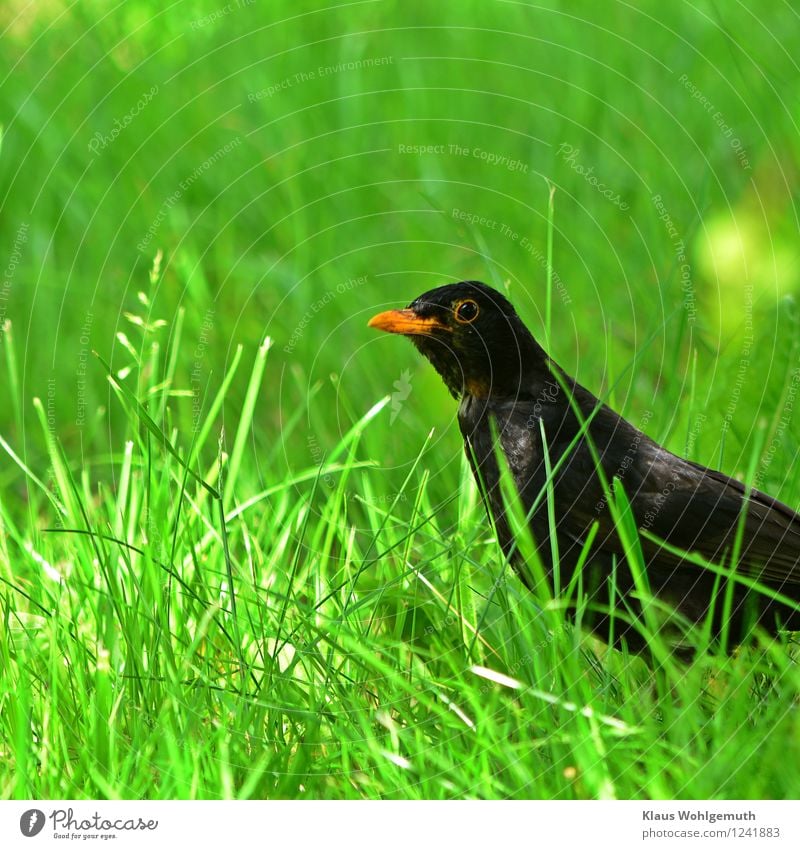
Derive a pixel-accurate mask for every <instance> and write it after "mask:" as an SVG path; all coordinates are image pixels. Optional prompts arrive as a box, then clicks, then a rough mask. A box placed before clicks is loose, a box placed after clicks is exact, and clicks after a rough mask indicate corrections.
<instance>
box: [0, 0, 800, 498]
mask: <svg viewBox="0 0 800 849" xmlns="http://www.w3.org/2000/svg"><path fill="white" fill-rule="evenodd" d="M0 16H2V25H3V29H4V33H5V34H4V36H3V41H4V44H3V50H2V53H0V63H2V65H3V70H2V78H3V82H2V105H3V117H2V123H3V142H2V155H0V185H1V186H2V188H1V189H0V192H2V227H3V239H4V245H5V252H4V253H5V257H6V262H5V273H4V278H3V288H2V291H0V310H1V311H2V317H3V318H5V319H9V320H10V321H11V324H12V329H13V331H12V332H13V334H14V340H15V346H16V350H17V352H18V357H19V375H20V386H19V391H18V392H12V393H11V394H12V395H13V397H12V398H11V402H10V403H8V404H5V405H3V408H2V410H0V433H2V434H4V435H5V437H6V439H7V440H8V441H9V443H10V444H12V445H13V446H15V447H16V450H17V451H18V452H19V453H20V454H21V455H22V456H24V457H26V459H27V462H29V463H30V465H31V466H32V467H33V468H35V469H36V468H40V467H39V466H37V463H38V462H40V461H41V462H43V461H44V458H43V455H42V453H41V452H43V450H44V448H43V446H42V445H41V444H40V442H39V441H37V439H36V438H34V437H33V436H32V434H31V431H30V428H29V427H28V425H27V423H28V421H29V418H30V415H31V399H32V398H33V397H34V396H38V397H40V398H42V399H46V409H47V413H48V423H49V425H50V428H51V430H52V431H53V432H54V433H56V434H57V435H58V437H59V438H60V439H61V440H62V441H63V443H64V445H65V448H66V451H67V454H68V455H69V456H71V457H73V458H78V457H86V456H87V455H86V454H84V453H81V452H89V453H90V454H96V455H99V454H102V453H103V452H104V451H111V450H112V449H114V447H115V446H116V447H118V445H117V443H115V436H116V435H118V434H119V433H120V432H121V431H122V428H123V427H124V420H120V421H119V423H118V422H117V417H118V416H119V411H118V410H117V409H116V408H115V405H114V404H113V403H112V402H111V401H110V397H109V390H108V385H107V383H106V381H105V375H104V371H103V368H102V366H101V365H100V364H99V363H98V362H97V361H96V360H95V359H94V358H93V357H92V356H91V354H90V353H88V352H90V351H91V350H96V351H98V352H99V353H100V354H101V355H102V356H103V357H104V358H107V359H109V360H110V361H111V362H112V363H113V365H114V367H115V368H117V369H120V368H126V367H128V366H130V365H131V364H133V363H134V361H135V359H136V357H135V356H134V354H133V353H131V351H137V352H138V351H144V352H145V353H146V350H147V348H148V346H149V345H150V344H151V343H152V341H153V340H154V339H155V340H159V341H160V342H161V343H162V346H165V345H168V343H169V338H170V334H171V333H172V332H173V328H174V325H175V321H176V315H177V311H178V310H179V308H183V309H184V310H185V317H184V329H183V341H182V346H181V350H180V351H178V352H177V353H176V355H175V356H176V357H177V372H176V373H177V375H178V377H179V380H178V381H177V382H176V384H175V385H174V386H172V387H170V390H171V391H174V392H175V393H177V394H176V395H175V397H174V398H173V399H172V400H171V403H170V407H171V411H172V415H173V419H172V421H173V423H176V424H177V425H178V426H179V430H180V431H181V433H183V434H189V432H190V429H191V425H192V421H193V416H194V420H196V419H197V416H198V415H199V413H198V410H199V409H200V406H201V405H202V403H205V402H207V396H208V393H211V392H213V391H215V390H216V388H217V387H218V386H219V383H220V381H221V379H222V375H223V373H224V370H225V367H226V364H227V363H229V361H230V358H231V356H232V352H233V350H234V348H235V346H236V345H238V344H242V345H244V346H245V351H246V353H247V355H248V357H252V355H253V353H254V351H255V349H256V348H257V346H258V345H259V343H260V342H261V341H262V339H263V338H264V336H266V335H268V336H270V337H271V338H272V339H273V343H274V345H273V349H272V351H271V353H270V359H269V364H268V371H267V377H266V383H265V393H264V395H263V396H262V399H261V401H260V403H259V409H258V418H257V421H258V425H259V426H258V428H257V429H254V437H253V438H254V442H253V445H254V448H255V451H254V458H255V461H256V463H259V462H265V460H264V457H265V456H268V457H269V462H270V463H272V464H275V468H274V469H273V470H272V471H273V472H274V473H280V471H281V470H280V469H279V468H278V467H279V466H280V467H283V466H286V467H287V468H290V469H293V468H295V467H297V468H299V467H306V466H308V465H309V463H312V462H319V459H320V457H321V456H324V454H325V452H326V450H327V449H328V447H329V446H330V445H331V444H333V443H334V442H335V441H336V440H337V439H338V438H339V436H340V435H341V433H342V432H343V431H344V430H346V428H347V426H348V425H349V424H350V423H351V422H352V421H353V420H354V419H355V418H357V417H358V416H360V415H362V414H363V413H364V412H365V411H366V410H367V409H368V408H369V407H370V406H371V405H372V404H373V403H374V402H376V401H377V400H378V399H379V398H380V397H382V396H383V395H386V394H389V393H393V392H394V393H395V394H396V396H397V397H400V396H402V400H401V402H400V409H399V410H398V411H397V415H396V416H395V417H394V421H393V422H392V426H391V427H389V426H387V427H379V428H377V429H374V431H373V434H374V435H370V434H368V436H367V439H368V442H367V444H368V446H369V449H368V453H371V455H372V456H373V457H375V456H380V457H381V458H382V459H383V460H385V461H386V462H387V466H388V467H389V469H388V471H387V474H389V475H393V474H396V475H403V474H404V468H403V467H404V464H405V463H406V462H407V461H408V460H409V459H410V458H413V457H414V456H416V453H417V451H418V449H419V446H420V444H421V441H422V438H423V435H424V434H425V433H426V432H427V431H428V429H429V428H430V427H431V426H436V427H437V428H438V429H439V430H438V432H439V433H443V434H444V439H445V442H444V446H445V447H444V448H440V449H439V451H440V455H439V457H440V462H439V463H438V464H437V465H438V466H439V468H440V470H441V471H442V472H443V474H444V477H443V479H442V482H441V487H442V492H446V491H448V490H452V487H453V485H454V483H455V481H456V479H457V478H456V474H457V464H456V463H454V462H449V461H450V460H455V459H456V458H457V457H458V456H459V455H460V450H461V446H460V442H459V441H458V440H457V438H456V436H455V433H454V431H453V427H454V426H453V421H454V414H455V405H454V404H453V403H452V401H451V399H449V397H448V396H447V394H446V392H445V390H444V389H443V387H441V386H440V384H439V381H438V378H437V377H436V376H435V375H434V374H433V372H432V370H431V369H430V368H429V367H428V366H427V364H425V363H423V362H421V361H420V359H419V358H418V357H417V356H416V354H415V352H414V351H413V350H412V348H411V346H409V345H407V344H405V343H402V342H400V341H398V340H396V339H390V338H388V337H382V336H380V335H379V334H376V333H374V331H370V330H368V329H367V327H366V322H367V320H368V318H369V316H370V315H371V314H373V313H374V312H375V311H377V310H379V309H383V308H385V307H386V306H387V305H397V304H403V303H406V302H408V301H409V300H411V299H412V298H413V297H414V296H416V295H418V294H419V293H421V292H422V291H425V290H426V289H428V288H431V287H433V286H436V285H438V284H441V283H444V282H447V281H452V280H456V279H463V278H477V279H483V280H485V281H487V282H490V283H493V284H495V285H497V286H500V287H503V286H506V287H507V288H508V289H509V290H510V293H511V297H512V299H513V301H514V302H515V303H516V305H517V306H518V308H519V311H520V313H521V314H522V315H523V317H524V318H525V320H526V321H527V322H528V323H529V325H530V326H531V328H532V329H533V330H534V332H535V333H536V334H537V335H538V336H539V337H540V338H542V336H543V332H544V330H543V324H544V305H545V292H546V286H547V277H546V259H545V258H546V252H547V245H546V234H547V203H548V182H549V183H551V184H552V185H553V186H555V188H556V192H555V197H554V204H555V233H554V283H553V292H552V298H553V317H552V334H551V335H552V338H551V339H550V340H549V345H550V348H551V350H552V353H553V354H554V356H555V357H556V359H557V360H559V361H560V362H561V363H562V365H564V366H565V367H566V368H567V369H568V370H572V371H574V372H576V373H577V374H578V376H579V378H580V379H581V380H582V381H583V382H584V383H585V384H587V385H588V386H589V387H590V388H591V389H592V390H594V391H596V392H603V391H610V392H611V394H610V396H609V397H610V399H611V401H612V402H613V403H614V404H615V405H616V406H617V407H618V408H619V409H621V410H623V411H624V412H625V413H626V414H628V415H629V416H630V417H631V418H632V419H633V420H634V421H635V422H637V423H639V424H641V425H642V426H644V427H645V429H646V430H648V432H649V433H650V434H651V435H653V436H655V437H657V438H662V439H666V440H667V441H668V444H669V445H670V447H671V448H673V449H674V450H677V451H688V452H689V453H690V455H691V456H692V457H693V458H694V459H699V460H703V461H704V462H708V463H716V462H719V463H721V464H722V465H723V466H724V467H725V469H726V471H729V472H735V473H737V472H738V473H741V472H742V471H743V469H742V468H741V465H742V462H743V461H742V459H741V458H743V457H745V456H747V451H748V448H749V441H750V440H751V439H752V438H754V437H753V434H754V432H755V430H754V427H753V426H754V425H755V424H756V423H758V422H759V421H761V420H762V419H763V420H764V422H765V423H766V424H765V427H766V428H767V431H768V432H767V436H766V439H767V444H772V443H774V450H773V457H772V460H771V462H770V463H768V464H766V465H765V468H764V470H763V471H764V474H763V480H762V481H761V482H762V485H763V486H764V487H769V488H771V489H772V490H773V491H783V493H784V497H786V498H787V499H791V498H793V497H794V496H795V495H796V494H797V489H796V487H795V480H794V477H793V476H789V477H788V478H787V475H788V474H789V472H788V469H789V461H790V460H791V459H792V458H793V456H794V449H793V447H792V446H793V445H794V444H795V442H796V439H795V438H794V437H793V436H792V427H791V426H784V427H781V426H780V421H781V418H782V417H783V416H784V414H785V413H786V412H787V397H788V395H787V393H788V392H789V391H790V390H791V389H793V388H796V380H795V379H794V378H792V377H791V375H792V369H793V368H794V367H795V364H796V363H797V347H796V344H797V324H796V317H795V311H794V305H793V300H792V296H793V295H794V293H795V291H796V289H797V287H798V283H799V280H798V275H799V274H800V269H798V250H797V221H798V218H797V208H796V185H797V170H798V158H799V156H800V141H799V139H800V137H799V136H798V120H799V119H800V115H799V114H798V112H800V107H799V101H798V97H797V92H798V67H797V63H796V57H797V56H798V55H800V27H798V26H797V23H798V20H797V10H796V8H794V7H793V6H792V4H769V5H766V6H761V7H759V8H758V10H757V11H756V10H753V9H748V8H746V7H745V6H735V7H734V6H732V5H730V4H723V3H713V2H695V3H685V4H665V3H663V2H645V3H641V4H637V6H636V7H632V6H630V5H628V4H624V3H617V2H609V3H601V4H598V3H594V2H570V3H562V2H544V3H537V4H528V3H524V2H520V3H510V2H447V3H440V4H433V3H430V4H423V5H420V4H412V5H409V4H403V3H399V2H392V0H380V2H358V3H352V4H347V5H341V6H333V5H327V4H313V3H283V2H271V3H266V2H257V1H256V0H254V2H250V3H247V2H245V1H244V0H232V2H230V3H228V4H222V3H219V2H209V3H197V2H177V3H174V4H171V5H169V6H167V7H163V6H162V5H161V4H157V3H152V2H127V3H124V4H119V5H118V6H116V7H113V8H112V7H110V6H108V5H107V4H104V3H99V2H87V3H80V4H72V5H70V6H69V7H67V4H64V3H60V2H56V0H48V2H42V3H37V4H35V5H31V4H27V3H21V2H16V1H15V0H9V2H6V3H4V4H3V7H2V10H0ZM428 146H431V147H428ZM481 218H483V219H484V220H483V221H481V220H480V219H481ZM158 251H161V252H163V258H162V259H161V262H160V269H159V270H158V273H156V274H153V275H152V277H151V271H152V268H153V264H154V259H155V256H156V254H157V252H158ZM139 293H143V294H141V295H140V294H139ZM161 322H163V324H162V323H161ZM143 324H144V325H146V326H143ZM120 333H123V334H125V337H124V339H122V340H121V338H120V337H119V336H118V335H117V334H120ZM125 339H127V345H129V346H130V350H128V349H127V348H126V345H125V344H124V340H125ZM635 356H636V359H635V360H634V357H635ZM245 381H246V376H242V377H241V383H239V378H237V383H236V384H235V385H234V387H233V393H232V395H231V396H230V401H229V403H228V405H227V406H226V410H225V414H226V417H228V420H230V417H233V418H234V420H235V418H236V415H237V409H238V407H239V405H240V404H241V400H242V395H243V392H244V385H245ZM396 381H399V385H400V388H399V389H398V388H397V387H396V386H395V382H396ZM315 387H317V388H318V391H317V389H315V391H317V395H316V399H317V400H316V401H315V402H314V403H313V404H311V403H309V402H308V399H309V393H310V390H311V389H312V388H315ZM192 396H193V397H192ZM793 397H794V396H793V392H792V394H791V398H790V400H793ZM298 410H303V411H304V415H305V416H306V421H305V424H304V426H303V427H301V428H299V429H297V430H295V431H294V432H293V435H292V436H291V437H286V438H285V439H284V437H283V435H282V434H283V424H284V422H285V419H286V417H287V416H289V415H290V414H292V413H296V412H297V411H298ZM788 418H789V420H791V406H789V416H788ZM227 430H230V427H228V428H227ZM309 434H313V440H312V439H311V438H310V437H309ZM188 441H189V436H188V435H187V436H186V438H185V442H186V443H188ZM312 443H313V444H312ZM278 445H280V449H279V450H275V449H276V446H278ZM262 449H263V450H262ZM266 451H268V454H265V452H266ZM259 458H260V459H259ZM395 467H396V468H395ZM40 470H41V469H40ZM11 474H15V473H14V472H11ZM7 480H8V478H7ZM254 486H255V481H254ZM387 486H389V484H388V483H387Z"/></svg>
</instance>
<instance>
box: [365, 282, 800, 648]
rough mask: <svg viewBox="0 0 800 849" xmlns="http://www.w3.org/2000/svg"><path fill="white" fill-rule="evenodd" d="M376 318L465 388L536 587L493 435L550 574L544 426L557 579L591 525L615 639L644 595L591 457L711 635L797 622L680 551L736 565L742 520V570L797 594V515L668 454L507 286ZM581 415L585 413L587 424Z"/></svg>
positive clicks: (658, 589)
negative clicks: (561, 360)
mask: <svg viewBox="0 0 800 849" xmlns="http://www.w3.org/2000/svg"><path fill="white" fill-rule="evenodd" d="M370 326H373V327H376V328H378V329H382V330H386V331H388V332H391V333H400V334H402V335H406V336H408V337H409V338H410V339H411V340H412V341H413V343H414V344H415V345H416V347H417V348H418V349H419V351H420V352H421V353H422V354H424V355H425V357H427V358H428V360H430V362H431V363H432V364H433V366H434V368H435V369H436V370H437V371H438V372H439V374H440V375H441V377H442V378H443V380H444V382H445V384H446V385H447V387H448V389H449V390H450V392H451V393H452V394H453V395H454V396H455V397H456V398H458V399H460V404H459V408H458V422H459V426H460V428H461V433H462V435H463V437H464V441H465V447H466V450H467V456H468V457H469V460H470V463H471V465H472V470H473V473H474V475H475V476H476V479H477V480H478V482H479V484H480V486H481V490H482V492H483V494H484V499H485V501H486V507H487V510H488V511H489V512H490V513H491V516H492V517H493V519H494V523H495V527H496V529H497V535H498V538H499V542H500V545H501V547H502V548H503V551H504V552H505V553H506V554H507V555H509V554H510V555H512V564H513V565H514V567H515V570H516V571H517V573H518V574H519V575H520V577H522V579H523V580H524V581H525V582H526V583H527V584H528V585H529V586H531V584H532V583H533V582H532V580H531V577H530V575H531V573H530V570H529V569H528V568H526V564H524V563H523V562H522V561H521V558H520V557H519V556H518V555H515V549H516V546H515V544H514V539H513V535H512V532H511V529H510V526H509V521H508V517H507V516H506V510H505V506H504V501H503V498H502V495H501V489H500V470H499V467H498V462H497V457H496V454H495V441H496V440H495V437H499V442H500V448H502V451H503V453H504V454H505V457H506V459H507V460H508V465H509V469H510V472H511V474H512V475H513V479H514V482H515V484H516V488H517V490H518V492H519V495H520V501H521V504H522V506H523V507H524V509H525V510H526V511H527V513H529V514H530V528H531V532H532V536H533V538H534V541H535V544H536V546H537V550H538V551H539V554H540V557H541V561H542V563H543V564H544V565H545V567H546V569H547V571H548V574H549V575H550V578H551V580H552V576H553V568H552V566H553V558H552V554H553V551H554V548H555V547H554V546H553V545H552V542H553V541H552V540H551V539H550V523H549V522H548V515H547V498H546V497H542V492H543V489H544V488H545V485H546V479H547V475H546V464H545V447H544V444H543V440H542V427H543V430H544V435H545V436H544V438H545V440H546V445H547V452H548V455H549V460H550V463H551V466H552V467H556V466H558V469H557V471H556V472H555V474H554V475H553V480H552V491H553V503H554V507H555V527H556V540H555V542H556V543H557V551H558V568H559V576H560V582H561V585H562V586H566V585H567V584H568V583H569V581H570V580H571V578H572V576H573V574H574V571H575V569H576V567H577V565H578V563H579V558H580V556H581V552H582V551H583V549H584V547H585V543H586V540H587V538H588V536H589V534H590V533H591V532H594V533H595V534H596V535H595V537H594V540H593V543H592V545H591V546H590V548H589V549H588V557H585V560H584V563H583V566H582V575H581V578H582V583H583V586H584V589H585V591H587V592H588V594H589V596H590V599H591V605H590V609H589V611H588V612H587V615H586V616H585V617H584V620H583V621H584V623H585V624H588V625H589V626H590V627H591V628H593V629H594V630H595V631H596V632H597V633H598V634H599V635H600V636H602V637H603V638H605V639H608V635H609V625H610V621H609V614H610V611H611V609H612V607H615V608H616V610H619V611H620V612H621V613H623V615H621V616H620V617H619V618H618V619H617V618H616V617H615V623H614V641H615V642H616V643H619V642H622V641H624V642H625V643H627V645H628V646H629V647H630V648H631V649H633V650H641V649H643V648H644V647H645V643H644V638H643V637H642V632H641V629H640V628H639V627H637V625H636V620H637V618H639V617H640V616H641V613H642V610H641V604H640V602H639V600H638V595H639V594H638V592H637V590H636V586H635V582H634V577H633V574H632V572H631V569H630V566H629V563H628V561H627V559H626V557H625V554H624V548H623V544H622V542H621V539H620V534H619V531H618V530H617V527H616V525H615V522H614V520H613V517H612V513H611V510H610V509H609V505H608V503H607V498H606V489H604V487H603V483H602V480H601V477H600V475H599V474H598V470H597V463H596V461H595V458H597V459H598V460H599V465H600V468H601V469H602V470H603V473H604V476H605V479H606V481H607V482H608V483H609V484H611V486H612V487H613V489H612V497H613V493H614V492H615V491H618V490H617V489H616V488H617V487H622V488H623V489H624V491H625V494H626V496H627V499H628V501H629V502H630V506H631V512H632V513H633V518H634V520H635V523H636V526H637V528H638V529H639V531H640V533H639V539H640V544H641V547H642V555H643V561H644V564H645V569H646V575H647V579H648V582H649V586H650V590H651V592H652V593H653V595H655V596H656V597H657V598H659V599H660V600H662V601H664V602H666V607H668V608H671V609H674V610H676V611H677V612H678V613H679V614H681V615H682V617H684V618H685V619H686V620H688V621H689V622H691V623H704V622H706V621H709V622H710V623H711V626H712V630H713V633H714V635H715V636H718V635H719V634H720V633H721V632H722V631H723V630H726V631H727V632H728V634H729V637H730V639H731V641H732V642H739V641H741V640H742V639H744V637H745V636H746V634H747V633H748V632H749V630H750V629H751V627H752V626H753V625H754V624H756V623H757V624H758V625H760V626H761V627H762V628H764V629H765V630H767V631H769V632H771V633H775V632H776V631H777V630H778V629H781V628H786V629H788V630H800V612H798V607H797V606H796V605H792V604H791V603H781V602H780V601H778V600H776V599H774V598H770V597H769V596H766V595H764V594H763V593H761V592H759V591H757V590H753V589H752V588H749V587H748V586H746V585H743V584H741V583H739V582H738V581H733V582H731V584H730V588H729V589H726V581H725V580H722V581H720V578H719V576H718V571H714V570H712V569H709V568H705V567H704V566H702V565H699V564H697V563H694V562H690V561H689V560H687V559H686V557H685V556H682V555H681V553H680V552H694V553H696V554H699V555H701V556H702V557H703V558H705V559H706V560H708V561H710V562H711V563H716V564H721V565H724V566H729V565H730V561H731V555H732V552H733V549H734V540H735V537H736V534H737V527H739V526H740V525H741V533H742V538H741V544H740V552H739V557H738V561H737V563H736V566H735V568H736V570H737V574H740V575H742V576H744V577H746V578H749V579H753V580H757V581H758V582H759V583H760V584H762V585H764V586H765V587H768V588H771V589H773V590H775V591H777V592H778V593H781V594H782V595H783V596H785V597H788V599H790V600H798V599H800V516H799V515H798V514H797V513H795V511H794V510H792V509H791V508H789V507H787V506H786V505H785V504H782V503H780V502H779V501H776V500H775V499H774V498H771V497H770V496H769V495H766V494H765V493H763V492H759V491H757V490H754V489H750V490H746V489H745V487H744V486H743V485H742V484H741V483H739V482H738V481H737V480H734V479H733V478H730V477H728V476H727V475H725V474H723V473H721V472H718V471H714V470H712V469H708V468H706V467H704V466H701V465H698V464H696V463H692V462H689V461H687V460H684V459H682V458H681V457H678V456H676V455H675V454H672V453H671V452H669V451H667V450H666V449H665V448H662V447H661V446H660V445H658V444H657V443H656V442H654V441H653V440H652V439H650V438H649V437H648V436H646V435H645V434H644V433H643V432H642V431H640V430H638V429H637V428H635V427H634V426H633V425H632V424H630V422H628V421H626V420H625V419H623V418H622V417H621V416H619V415H618V414H617V413H615V412H614V411H613V410H612V409H611V408H610V407H608V406H607V405H605V404H603V403H601V402H600V401H599V400H598V399H597V398H596V397H595V396H594V395H593V394H592V393H591V392H589V391H588V390H587V389H585V388H584V387H583V386H581V385H580V384H578V383H577V382H576V381H575V380H574V379H573V378H571V377H570V376H569V375H567V374H566V373H565V372H564V371H563V370H562V369H561V368H560V367H559V366H558V365H556V364H555V363H554V362H553V361H552V360H551V359H550V358H549V357H548V355H547V353H546V352H545V351H544V350H543V348H542V347H541V346H540V345H539V344H538V343H537V342H536V340H535V339H534V338H533V336H532V335H531V333H530V332H529V331H528V329H527V328H526V327H525V325H524V324H523V323H522V321H521V320H520V318H519V316H517V314H516V312H515V310H514V308H513V307H512V305H511V304H510V303H509V301H508V300H507V299H506V298H505V297H504V296H503V295H501V294H500V293H499V292H497V291H495V290H494V289H492V288H490V287H489V286H486V285H485V284H482V283H478V282H474V281H470V282H464V283H457V284H452V285H448V286H442V287H440V288H437V289H433V290H432V291H430V292H427V293H425V294H424V295H421V296H420V297H419V298H417V299H416V300H415V301H413V302H412V303H411V304H410V305H409V307H408V308H407V309H405V310H392V311H389V312H385V313H381V314H380V315H378V316H375V318H373V319H372V321H370ZM576 410H577V411H578V412H576ZM582 420H583V421H584V422H588V426H584V430H583V432H581V421H582ZM492 421H493V424H492ZM587 432H588V434H589V439H588V440H587V438H586V433H587ZM592 446H593V448H594V455H593V451H592ZM537 497H538V502H539V503H538V506H536V507H535V509H532V508H533V507H534V504H535V502H536V500H537ZM745 508H746V509H745ZM743 509H744V517H743V520H742V521H741V522H740V520H741V519H742V511H743ZM595 524H596V525H597V529H596V531H592V529H593V526H594V525H595ZM663 542H665V543H666V544H667V546H666V547H665V545H663V544H662V543H663ZM668 547H670V548H674V549H679V550H680V552H675V551H674V550H673V551H670V550H668ZM612 576H613V577H612ZM612 584H613V588H612ZM531 588H532V589H535V587H531ZM725 592H728V593H732V596H730V598H731V599H732V605H730V606H729V607H728V613H729V615H728V616H727V618H725V619H724V618H723V616H724V613H725V609H726V605H725V604H724V603H723V599H722V596H723V594H724V593H725ZM626 621H627V623H628V624H625V623H626Z"/></svg>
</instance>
